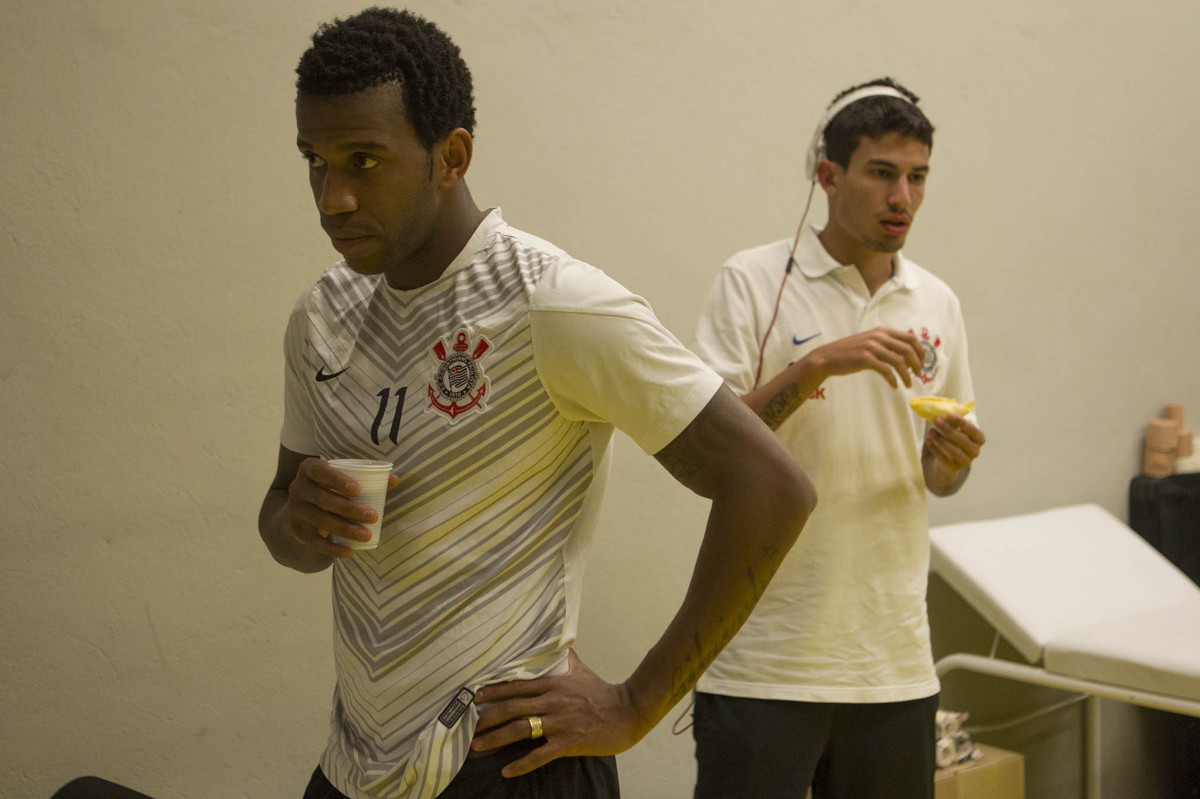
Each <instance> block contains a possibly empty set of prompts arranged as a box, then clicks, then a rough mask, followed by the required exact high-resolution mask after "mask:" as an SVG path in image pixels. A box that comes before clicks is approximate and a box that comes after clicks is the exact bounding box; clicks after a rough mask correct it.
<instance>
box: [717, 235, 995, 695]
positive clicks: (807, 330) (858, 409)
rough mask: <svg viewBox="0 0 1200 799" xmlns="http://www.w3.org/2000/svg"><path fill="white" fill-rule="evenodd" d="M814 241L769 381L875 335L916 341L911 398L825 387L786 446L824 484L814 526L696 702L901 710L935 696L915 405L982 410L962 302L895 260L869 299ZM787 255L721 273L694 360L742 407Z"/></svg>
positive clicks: (845, 383)
mask: <svg viewBox="0 0 1200 799" xmlns="http://www.w3.org/2000/svg"><path fill="white" fill-rule="evenodd" d="M818 232H819V231H817V230H816V229H815V228H812V227H809V228H806V229H805V231H804V233H803V235H802V237H801V240H800V243H799V246H798V248H797V251H796V261H797V266H796V267H795V268H793V270H792V273H791V275H790V276H789V277H788V280H787V284H786V289H785V291H784V294H783V298H782V300H781V303H780V308H779V316H778V319H777V320H776V322H775V325H774V327H773V328H772V330H771V333H770V337H769V339H768V341H767V345H766V350H765V356H764V363H763V368H762V377H761V382H766V381H767V380H769V379H771V378H772V377H774V376H775V375H777V374H778V373H779V372H781V371H783V370H784V369H785V368H786V367H787V366H788V365H789V364H790V363H793V362H795V361H797V360H799V359H800V358H802V357H803V356H804V355H806V354H807V353H809V352H811V351H812V350H813V349H815V348H817V347H819V346H821V345H823V344H827V343H829V342H831V341H835V340H837V339H840V338H844V337H846V336H851V335H854V334H856V333H860V332H863V331H867V330H871V329H872V328H875V327H878V326H886V327H892V328H897V329H900V330H905V331H907V330H911V331H912V332H914V333H915V334H916V335H917V336H919V337H920V339H921V341H922V343H923V345H924V348H925V353H926V358H925V366H924V369H923V371H922V374H921V376H920V378H919V379H915V380H914V385H913V387H912V388H911V389H910V388H906V387H905V386H904V384H903V383H901V384H900V388H899V389H893V388H891V386H889V385H888V383H887V382H886V381H885V380H884V379H883V378H882V377H881V376H880V375H878V374H877V373H875V372H873V371H869V372H860V373H856V374H852V375H846V376H843V377H834V378H831V379H830V380H828V381H826V382H825V384H824V385H822V386H821V387H820V388H819V389H818V390H817V391H816V393H815V394H814V396H812V397H811V398H809V399H807V400H806V401H805V402H804V404H803V405H801V406H800V408H799V409H798V410H797V411H796V412H795V413H793V414H792V415H791V417H789V418H788V419H787V420H786V421H785V422H784V423H783V424H782V425H781V426H780V427H779V430H778V434H779V436H780V438H781V439H782V440H783V442H784V443H785V444H786V446H787V447H788V449H789V450H790V451H791V453H792V454H793V455H794V456H795V458H796V460H797V462H798V463H799V464H800V465H801V466H802V467H803V468H804V470H805V471H806V472H807V473H808V475H809V477H810V479H812V481H813V483H814V484H815V485H816V488H817V494H818V503H817V508H816V511H815V512H814V513H813V515H812V516H811V517H810V518H809V520H808V523H807V524H806V525H805V528H804V532H803V533H802V534H801V535H800V539H799V541H798V542H797V543H796V545H795V546H794V547H793V548H792V550H791V552H790V553H789V554H788V555H787V557H786V558H785V559H784V562H783V564H782V566H781V567H780V569H779V571H778V572H777V573H776V575H775V577H774V578H773V579H772V581H771V583H770V585H769V586H768V587H767V590H766V593H765V594H764V595H763V597H762V599H761V600H760V601H759V603H758V606H757V607H756V608H755V610H754V612H753V614H752V615H751V617H750V619H749V620H748V621H747V622H746V624H745V626H744V627H743V628H742V629H741V630H740V631H739V632H738V634H737V635H736V636H735V637H734V639H733V640H732V641H731V642H730V644H729V645H728V646H727V647H726V648H725V649H724V650H723V651H722V652H721V653H720V655H718V656H717V659H716V660H715V661H714V662H713V664H712V665H711V666H710V667H709V668H708V670H707V672H706V673H705V674H704V676H703V677H702V678H701V679H700V682H699V684H698V686H697V688H698V689H699V690H701V691H705V692H709V693H716V694H726V695H731V696H743V697H755V698H770V699H790V700H796V701H812V702H893V701H903V700H907V699H918V698H921V697H926V696H930V695H932V694H933V693H935V692H936V691H937V690H938V680H937V676H936V674H935V673H934V670H933V658H932V655H931V653H930V646H929V624H928V619H927V616H926V608H925V592H926V584H927V575H928V568H929V526H928V520H927V516H926V506H925V483H924V477H923V474H922V470H921V460H920V455H921V447H922V443H923V439H924V433H925V423H924V421H923V420H922V419H920V418H919V417H918V416H916V414H914V413H913V412H912V411H911V410H910V408H909V406H908V400H909V398H910V397H914V396H921V395H926V394H940V395H944V396H949V397H954V398H956V399H958V400H960V401H963V402H966V401H968V400H972V399H974V390H973V388H972V386H971V376H970V372H969V369H968V366H967V339H966V332H965V329H964V326H963V321H962V313H961V311H960V309H959V303H958V299H957V298H956V297H955V296H954V293H953V292H952V291H951V290H950V288H949V287H948V286H947V285H946V284H945V283H943V282H942V281H941V280H939V279H938V278H936V277H935V276H933V275H932V274H930V273H929V272H927V271H926V270H924V269H922V268H921V267H919V266H917V265H916V264H915V263H913V262H912V261H909V260H908V259H906V258H905V257H904V256H903V255H902V254H900V253H897V254H896V269H895V274H894V275H893V276H892V277H891V279H889V280H888V281H887V283H885V284H884V285H883V286H881V287H880V288H879V289H878V290H877V291H876V293H875V295H874V296H870V295H868V293H867V288H866V284H865V283H864V282H863V280H862V277H861V275H860V274H859V272H858V270H857V268H855V267H854V266H843V265H841V264H839V263H838V262H837V261H836V260H834V259H833V258H832V257H831V256H830V255H829V254H828V253H827V252H826V251H825V248H824V247H823V246H822V245H821V243H820V241H819V240H818V239H817V233H818ZM789 244H790V242H789V241H780V242H776V243H774V244H768V245H765V246H762V247H757V248H755V249H751V250H746V251H744V252H741V253H738V254H737V255H735V256H734V257H733V258H731V259H730V260H729V261H728V262H727V263H726V264H725V266H724V267H723V268H722V269H721V272H720V275H719V277H718V278H717V281H716V283H715V284H714V285H713V287H712V290H711V291H710V293H709V296H708V299H707V301H706V303H705V306H704V310H703V311H702V313H701V317H700V320H699V322H698V323H697V327H696V336H695V339H696V341H695V346H694V347H693V349H694V350H695V351H696V353H697V354H699V355H700V357H701V358H703V359H704V360H705V361H706V362H707V363H708V364H709V365H710V366H712V367H713V368H714V369H715V370H716V371H717V373H718V374H720V375H721V376H722V377H724V378H725V380H726V381H727V382H728V383H729V384H730V385H731V386H732V387H733V389H734V390H735V391H737V392H738V393H739V394H746V393H748V392H749V391H750V390H751V389H752V388H753V382H754V372H755V366H756V364H757V360H758V349H759V344H760V342H761V341H762V336H763V335H764V333H765V332H766V330H767V327H768V325H769V323H770V319H771V313H772V310H773V308H774V305H775V297H776V295H777V293H778V291H779V283H780V280H781V279H782V278H783V274H784V264H785V263H786V262H787V257H788V246H789Z"/></svg>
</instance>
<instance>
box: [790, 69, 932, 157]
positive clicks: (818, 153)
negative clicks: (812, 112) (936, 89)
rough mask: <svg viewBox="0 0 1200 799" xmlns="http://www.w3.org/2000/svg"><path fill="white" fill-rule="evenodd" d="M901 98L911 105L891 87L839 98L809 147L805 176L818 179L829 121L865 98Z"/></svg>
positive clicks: (900, 93) (871, 88)
mask: <svg viewBox="0 0 1200 799" xmlns="http://www.w3.org/2000/svg"><path fill="white" fill-rule="evenodd" d="M880 95H882V96H887V97H899V98H900V99H901V100H903V101H904V102H906V103H911V102H912V100H910V99H909V98H908V97H906V96H905V95H904V92H901V91H898V90H896V89H893V88H892V87H891V86H864V87H863V88H861V89H856V90H855V91H852V92H850V93H849V94H847V95H846V96H845V97H840V98H838V100H837V102H835V103H833V104H831V105H830V106H829V108H827V109H825V116H823V117H821V124H819V125H817V130H816V132H815V133H813V137H812V142H810V143H809V145H808V155H807V156H806V157H805V159H804V174H805V175H806V176H807V177H808V179H809V180H816V179H817V164H819V163H821V159H823V158H824V157H825V128H826V127H827V126H828V125H829V120H831V119H833V118H834V117H835V116H837V115H838V112H839V111H841V110H842V109H843V108H845V107H846V106H848V105H850V104H851V103H853V102H857V101H858V100H862V99H863V98H865V97H875V96H880Z"/></svg>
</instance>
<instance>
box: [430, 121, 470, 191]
mask: <svg viewBox="0 0 1200 799" xmlns="http://www.w3.org/2000/svg"><path fill="white" fill-rule="evenodd" d="M474 148H475V140H474V139H472V138H471V134H470V133H467V131H466V130H465V129H463V128H455V129H454V130H452V131H450V133H448V134H447V135H446V138H444V139H442V140H441V141H440V142H438V143H437V144H435V145H434V147H433V150H434V157H435V158H436V160H437V164H438V169H437V182H438V186H439V188H443V189H449V188H453V187H454V186H456V185H457V184H459V183H461V182H462V180H463V178H464V177H466V175H467V169H468V168H470V166H471V155H472V154H473V153H474Z"/></svg>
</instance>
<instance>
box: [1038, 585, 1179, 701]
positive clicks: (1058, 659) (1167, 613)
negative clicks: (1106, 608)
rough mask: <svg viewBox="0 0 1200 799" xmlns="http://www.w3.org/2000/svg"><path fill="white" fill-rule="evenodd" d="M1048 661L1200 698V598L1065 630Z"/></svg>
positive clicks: (1049, 648) (1083, 674)
mask: <svg viewBox="0 0 1200 799" xmlns="http://www.w3.org/2000/svg"><path fill="white" fill-rule="evenodd" d="M1045 661H1046V662H1045V667H1046V670H1047V671H1052V672H1057V673H1059V674H1066V675H1070V676H1072V677H1080V678H1082V679H1085V680H1092V681H1096V682H1105V683H1109V684H1111V685H1120V686H1123V687H1127V688H1137V689H1140V690H1142V691H1150V692H1153V693H1159V694H1166V695H1168V696H1177V697H1182V698H1186V699H1193V700H1196V701H1200V601H1194V602H1186V603H1183V604H1180V605H1174V606H1171V607H1166V608H1158V609H1155V610H1147V611H1142V612H1141V613H1134V614H1132V615H1129V616H1125V617H1123V618H1120V619H1114V620H1112V621H1105V622H1100V623H1098V624H1093V625H1091V626H1090V627H1085V628H1083V629H1080V630H1075V631H1072V632H1068V633H1064V634H1062V635H1060V636H1058V637H1057V638H1055V639H1054V640H1053V641H1050V642H1049V643H1047V644H1046V650H1045Z"/></svg>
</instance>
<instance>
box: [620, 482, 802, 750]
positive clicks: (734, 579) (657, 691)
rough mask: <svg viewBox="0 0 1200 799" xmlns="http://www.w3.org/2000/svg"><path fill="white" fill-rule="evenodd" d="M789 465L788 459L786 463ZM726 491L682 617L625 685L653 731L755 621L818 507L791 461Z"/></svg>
mask: <svg viewBox="0 0 1200 799" xmlns="http://www.w3.org/2000/svg"><path fill="white" fill-rule="evenodd" d="M788 460H789V462H790V459H788ZM764 472H771V473H760V474H757V475H754V474H751V473H744V474H743V475H742V477H743V478H744V479H742V480H739V481H737V482H736V483H732V484H727V485H724V486H722V488H721V490H720V492H719V493H717V494H716V495H715V496H714V498H713V505H712V510H711V512H710V514H709V520H708V526H707V530H706V532H705V537H704V542H703V544H702V545H701V548H700V553H699V556H698V558H697V561H696V566H695V570H694V572H693V575H692V581H691V585H690V586H689V588H688V592H687V595H686V597H685V599H684V601H683V604H682V605H681V607H680V610H679V612H678V613H677V614H676V616H675V618H674V619H673V620H672V622H671V624H670V625H669V627H668V628H667V630H666V632H665V633H664V634H663V636H662V638H660V639H659V641H658V642H657V643H656V644H655V646H654V647H653V648H652V649H651V650H650V652H649V653H648V654H647V655H646V657H645V658H644V659H643V661H642V662H641V664H640V665H639V666H638V668H637V669H636V671H635V672H634V673H633V675H632V676H631V677H630V678H629V679H628V680H627V681H626V683H625V684H626V687H627V688H628V690H629V693H630V697H631V699H632V700H633V703H634V705H635V707H637V708H638V716H639V719H640V720H641V722H642V725H643V729H644V730H645V731H649V730H650V729H652V728H653V726H654V725H655V724H656V723H657V722H658V721H659V720H660V719H661V718H662V717H663V716H664V715H666V713H667V712H669V711H670V709H671V707H673V706H674V705H675V704H676V703H677V702H678V701H679V700H680V699H681V698H683V697H684V696H686V695H687V693H688V691H690V690H691V689H692V687H693V686H694V685H695V683H696V681H697V680H698V679H699V678H700V675H701V674H702V673H703V671H704V670H705V668H707V667H708V665H709V664H710V663H711V662H712V661H713V659H714V658H715V657H716V656H717V653H719V652H720V651H721V649H722V648H723V647H724V646H725V645H726V644H727V643H728V642H729V640H730V639H731V638H733V636H734V634H735V633H736V632H737V631H738V629H739V628H740V627H741V626H742V624H743V623H744V622H745V621H746V619H747V618H748V617H749V616H750V612H751V610H753V608H754V606H755V604H756V603H757V602H758V599H759V597H761V596H762V592H763V591H764V590H765V588H766V586H767V583H768V582H769V581H770V579H771V577H772V575H774V573H775V570H776V569H777V568H778V566H779V564H780V562H781V561H782V560H783V557H784V555H785V554H786V553H787V552H788V550H789V549H790V548H791V546H792V544H793V543H794V542H795V540H796V537H797V536H798V535H799V533H800V530H801V528H802V527H803V525H804V522H805V520H806V519H807V518H808V515H809V514H810V513H811V511H812V508H813V506H814V505H815V502H816V494H815V491H814V490H813V489H812V485H811V483H809V481H808V479H807V478H806V477H805V476H804V474H803V472H801V471H800V470H799V468H798V467H795V466H794V463H792V465H791V467H790V468H789V467H788V466H786V465H785V466H783V467H782V471H778V470H771V469H766V470H764Z"/></svg>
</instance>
